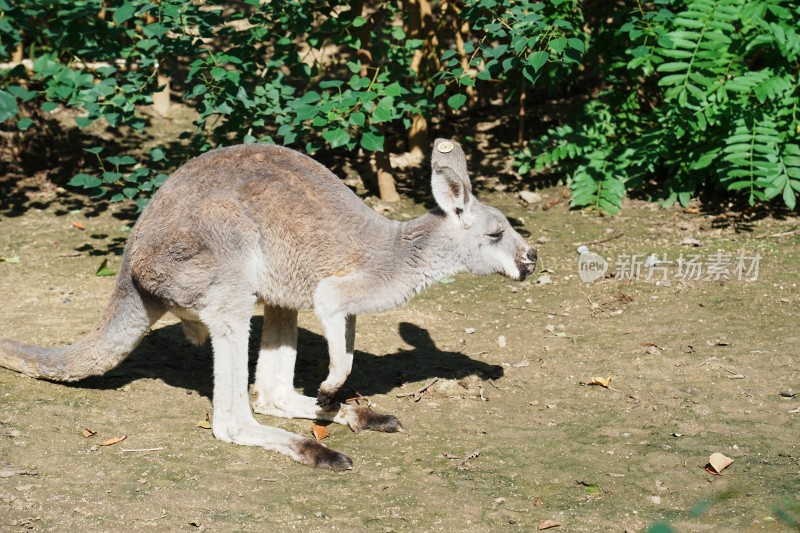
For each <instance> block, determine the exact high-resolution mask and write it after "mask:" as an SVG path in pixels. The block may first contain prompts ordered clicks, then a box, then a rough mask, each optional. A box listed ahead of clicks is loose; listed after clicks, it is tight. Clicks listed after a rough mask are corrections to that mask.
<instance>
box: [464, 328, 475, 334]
mask: <svg viewBox="0 0 800 533" xmlns="http://www.w3.org/2000/svg"><path fill="white" fill-rule="evenodd" d="M464 333H466V334H467V335H472V334H473V333H475V328H464Z"/></svg>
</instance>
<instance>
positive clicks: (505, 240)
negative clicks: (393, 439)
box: [0, 139, 536, 470]
mask: <svg viewBox="0 0 800 533" xmlns="http://www.w3.org/2000/svg"><path fill="white" fill-rule="evenodd" d="M443 142H445V141H444V140H442V139H439V140H437V141H436V142H435V143H434V152H433V157H432V160H431V165H432V169H433V172H432V180H431V185H432V189H433V193H434V197H435V199H436V201H437V204H438V207H437V208H436V209H433V210H432V211H430V212H429V213H427V214H425V215H423V216H421V217H419V218H417V219H415V220H412V221H409V222H397V221H391V220H388V219H386V218H384V217H382V216H380V215H378V214H376V213H375V212H374V211H373V210H372V209H370V208H369V207H367V206H366V205H365V204H364V203H363V202H362V201H361V200H360V199H359V198H358V197H357V196H356V195H355V194H353V193H352V192H351V191H350V190H349V189H348V188H347V187H346V186H345V185H344V184H343V183H342V182H341V180H339V179H338V178H337V177H336V176H334V175H333V174H332V173H331V172H330V171H329V170H328V169H326V168H325V167H323V166H322V165H320V164H319V163H317V162H315V161H313V160H312V159H310V158H309V157H306V156H304V155H302V154H299V153H297V152H295V151H292V150H290V149H287V148H283V147H279V146H270V145H256V144H251V145H242V146H233V147H230V148H223V149H219V150H215V151H213V152H209V153H207V154H204V155H202V156H200V157H197V158H195V159H193V160H191V161H189V162H188V163H187V164H186V165H184V166H183V167H181V168H179V169H178V170H177V171H175V173H174V174H173V175H172V176H170V178H169V179H168V180H167V181H166V183H164V185H163V186H162V187H161V189H160V190H159V191H158V192H157V193H156V194H155V196H154V197H153V199H152V201H151V202H150V204H149V205H148V206H147V208H146V209H145V210H144V212H143V213H142V214H141V216H140V217H139V220H138V221H137V223H136V225H135V226H134V229H133V231H132V232H131V236H130V239H129V241H128V243H127V246H126V247H125V253H124V255H123V257H122V265H121V268H120V273H119V275H118V278H117V284H116V288H115V289H114V292H113V293H112V295H111V299H110V302H109V304H108V306H107V308H106V310H105V311H104V313H103V314H102V316H101V319H100V322H99V323H98V324H97V326H96V327H95V328H94V330H92V332H90V333H89V334H88V335H87V336H86V337H84V338H83V339H81V340H79V341H77V342H76V343H75V344H73V345H71V346H66V347H58V348H39V347H35V346H30V345H27V344H23V343H19V342H14V341H8V340H0V366H3V367H6V368H9V369H12V370H16V371H18V372H21V373H23V374H26V375H28V376H32V377H35V378H42V379H49V380H54V381H75V380H79V379H83V378H85V377H88V376H93V375H100V374H103V373H104V372H106V371H108V370H110V369H112V368H114V367H115V366H117V365H118V364H119V363H120V362H121V361H122V360H123V359H124V358H125V357H126V356H127V355H128V354H129V353H130V352H131V351H132V350H133V348H134V347H135V346H136V344H137V343H138V342H139V340H140V339H141V337H142V336H143V335H144V334H145V333H146V331H147V330H148V328H149V327H150V326H151V325H152V324H153V323H154V322H155V321H156V320H158V318H159V317H161V316H162V315H163V314H164V313H165V312H167V311H169V312H172V313H174V314H175V315H177V316H178V317H180V318H181V320H182V324H183V329H184V331H185V333H186V335H187V337H188V338H189V340H190V341H192V342H193V343H196V344H202V343H203V342H205V341H206V339H207V338H208V337H209V336H210V338H211V342H212V347H213V351H214V418H213V421H212V427H213V430H214V435H215V436H216V437H218V438H221V439H223V440H226V441H230V442H236V443H239V444H245V445H255V446H262V447H264V448H268V449H273V450H277V451H280V452H282V453H285V454H287V455H289V456H291V457H292V458H294V459H295V460H297V461H299V462H302V463H305V464H312V465H316V466H325V467H328V468H332V469H334V470H340V469H342V468H348V467H349V465H350V460H349V459H348V458H347V457H345V456H342V455H341V454H337V452H334V451H331V452H330V453H329V454H328V453H323V451H322V450H320V446H319V445H317V443H315V442H311V441H308V440H307V439H303V438H302V437H300V436H299V435H294V434H291V433H288V432H285V431H282V430H279V429H276V428H270V427H267V426H262V425H260V424H258V423H257V422H256V421H255V418H254V417H253V415H252V412H251V410H250V407H249V405H248V397H247V383H248V376H247V339H248V335H249V331H248V326H249V318H250V316H251V315H252V312H253V307H254V305H255V304H256V303H257V302H259V301H260V302H263V303H264V304H265V306H266V307H265V320H264V332H263V338H262V349H261V354H260V357H259V362H258V368H257V371H256V385H255V394H256V398H255V401H254V408H255V409H256V411H257V412H262V413H269V414H275V415H278V416H287V417H295V416H300V417H307V418H321V419H325V420H333V421H336V422H339V423H343V424H347V425H349V426H350V427H351V428H353V429H354V430H358V429H376V430H379V431H398V430H400V429H401V426H400V423H399V422H398V421H397V419H396V418H394V417H392V416H391V415H378V414H376V413H374V412H372V411H369V410H368V409H366V408H363V407H361V408H354V407H351V406H347V405H340V404H337V403H335V401H334V397H335V395H336V393H337V392H338V390H339V387H341V385H342V384H343V383H344V380H345V379H346V378H347V375H348V374H349V372H350V369H351V366H352V354H353V345H354V340H355V317H356V315H358V314H361V313H371V312H377V311H383V310H386V309H391V308H394V307H398V306H400V305H402V304H404V303H405V302H407V301H408V300H409V299H410V298H411V297H412V296H414V295H415V294H417V293H418V292H420V291H421V290H422V289H424V288H425V287H427V286H429V285H431V284H432V283H434V282H436V281H437V280H438V279H441V278H442V277H445V276H448V275H452V274H454V273H456V272H461V271H471V272H473V273H476V274H491V273H501V274H504V275H506V276H509V277H512V278H515V279H520V280H522V279H525V277H526V276H528V275H529V274H530V273H531V272H532V271H533V269H534V266H535V262H536V252H535V250H533V249H532V248H531V247H530V246H529V245H528V244H527V243H526V242H525V241H524V240H523V239H522V237H520V235H519V234H518V233H517V232H516V231H514V230H513V229H512V228H511V226H510V225H509V223H508V221H507V220H506V218H505V217H504V216H503V215H502V214H501V213H500V212H499V211H497V210H496V209H493V208H491V207H488V206H485V205H483V204H481V203H480V202H478V201H477V200H476V199H475V198H474V196H473V195H472V187H471V184H470V180H469V176H468V174H467V166H466V158H465V156H464V152H463V150H462V148H461V146H460V145H458V143H455V142H453V141H446V142H449V143H451V144H452V149H450V150H444V151H440V150H438V149H437V147H441V146H446V145H442V144H441V143H443ZM309 308H313V309H314V311H315V312H316V314H317V316H318V317H319V319H320V322H321V323H322V326H323V329H324V331H325V336H326V338H327V340H328V344H329V353H330V359H331V362H330V374H329V376H328V378H327V379H326V380H325V381H324V382H323V383H322V386H321V387H320V395H319V397H318V399H317V401H316V405H315V404H314V401H313V399H312V398H307V397H304V396H301V395H299V394H297V393H296V392H295V391H294V389H293V384H292V382H293V370H294V357H295V354H296V344H297V311H296V310H298V309H309Z"/></svg>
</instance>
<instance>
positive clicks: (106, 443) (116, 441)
mask: <svg viewBox="0 0 800 533" xmlns="http://www.w3.org/2000/svg"><path fill="white" fill-rule="evenodd" d="M127 438H128V436H127V435H122V436H120V437H114V438H111V439H108V440H104V441H103V442H101V443H100V446H113V445H115V444H119V443H120V442H122V441H124V440H125V439H127Z"/></svg>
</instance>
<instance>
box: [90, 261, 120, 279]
mask: <svg viewBox="0 0 800 533" xmlns="http://www.w3.org/2000/svg"><path fill="white" fill-rule="evenodd" d="M116 274H117V273H116V272H114V271H113V270H111V269H110V268H108V259H103V262H102V263H100V267H99V268H98V269H97V272H95V273H94V275H95V276H116Z"/></svg>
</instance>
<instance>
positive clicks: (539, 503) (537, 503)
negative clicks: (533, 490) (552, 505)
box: [533, 496, 544, 507]
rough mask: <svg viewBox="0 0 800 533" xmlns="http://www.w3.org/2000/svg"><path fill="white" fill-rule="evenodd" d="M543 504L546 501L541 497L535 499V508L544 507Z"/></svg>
mask: <svg viewBox="0 0 800 533" xmlns="http://www.w3.org/2000/svg"><path fill="white" fill-rule="evenodd" d="M543 503H544V501H543V500H542V499H541V498H540V497H538V496H537V497H536V498H534V499H533V506H534V507H539V506H540V505H542V504H543Z"/></svg>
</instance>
